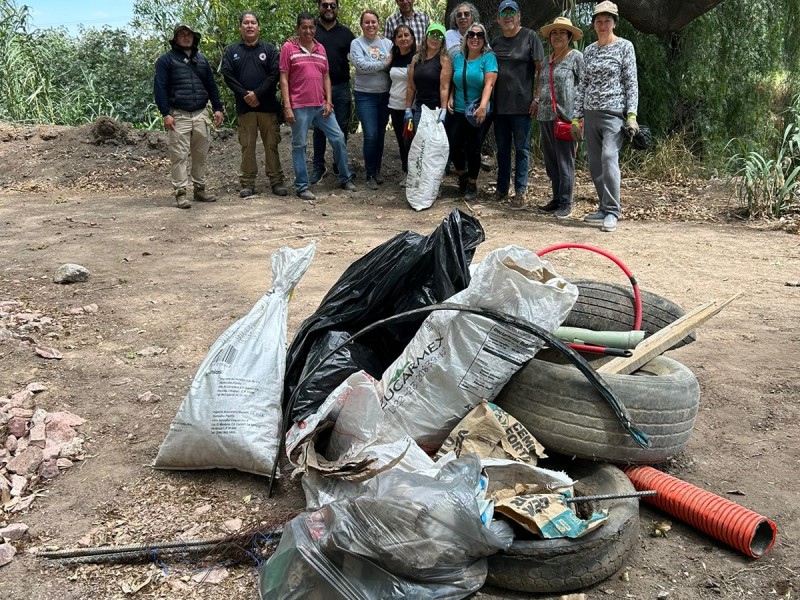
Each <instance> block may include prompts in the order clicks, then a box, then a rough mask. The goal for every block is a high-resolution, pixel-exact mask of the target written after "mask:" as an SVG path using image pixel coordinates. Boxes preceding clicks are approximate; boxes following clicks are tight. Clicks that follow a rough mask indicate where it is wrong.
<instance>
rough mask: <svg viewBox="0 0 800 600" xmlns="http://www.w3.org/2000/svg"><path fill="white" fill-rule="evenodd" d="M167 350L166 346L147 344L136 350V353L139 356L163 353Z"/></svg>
mask: <svg viewBox="0 0 800 600" xmlns="http://www.w3.org/2000/svg"><path fill="white" fill-rule="evenodd" d="M166 351H167V349H166V348H160V347H158V346H148V347H147V348H142V349H141V350H137V352H136V354H138V355H139V356H157V355H159V354H164V353H165V352H166Z"/></svg>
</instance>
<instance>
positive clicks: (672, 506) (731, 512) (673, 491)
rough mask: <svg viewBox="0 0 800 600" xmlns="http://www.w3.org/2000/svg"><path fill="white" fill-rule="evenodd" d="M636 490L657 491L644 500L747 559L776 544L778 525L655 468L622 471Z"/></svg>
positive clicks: (755, 556)
mask: <svg viewBox="0 0 800 600" xmlns="http://www.w3.org/2000/svg"><path fill="white" fill-rule="evenodd" d="M622 470H623V471H625V474H626V475H627V476H628V479H630V480H631V482H632V483H633V487H635V488H636V489H637V490H657V491H658V494H657V495H655V496H648V497H646V498H644V500H645V502H648V503H650V504H653V505H655V506H657V507H658V508H660V509H661V510H663V511H664V512H666V513H668V514H670V515H672V516H673V517H676V518H678V519H680V520H681V521H684V522H686V523H688V524H689V525H691V526H693V527H696V528H697V529H699V530H700V531H702V532H704V533H707V534H708V535H710V536H712V537H714V538H716V539H718V540H721V541H723V542H725V543H726V544H728V545H729V546H732V547H734V548H736V549H737V550H739V551H740V552H743V553H744V554H746V555H747V556H751V557H753V558H760V557H761V556H763V555H764V554H766V553H767V552H769V551H770V549H771V548H772V546H773V545H774V544H775V537H776V536H777V535H778V528H777V527H776V526H775V523H773V522H772V521H770V520H769V519H767V518H766V517H763V516H761V515H759V514H758V513H755V512H753V511H752V510H749V509H747V508H745V507H743V506H739V505H738V504H736V503H735V502H731V501H730V500H728V499H727V498H723V497H722V496H717V495H716V494H713V493H711V492H709V491H706V490H704V489H701V488H699V487H697V486H695V485H692V484H691V483H687V482H685V481H681V480H680V479H678V478H676V477H672V476H671V475H667V474H666V473H662V472H661V471H658V470H656V469H654V468H652V467H636V466H630V467H624V468H623V469H622Z"/></svg>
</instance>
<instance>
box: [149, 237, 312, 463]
mask: <svg viewBox="0 0 800 600" xmlns="http://www.w3.org/2000/svg"><path fill="white" fill-rule="evenodd" d="M314 250H315V247H314V245H313V244H310V245H308V246H306V247H305V248H302V249H299V250H294V249H292V248H281V249H280V250H277V251H275V252H274V253H273V254H272V288H271V289H270V290H269V291H268V292H267V293H266V294H264V296H262V297H261V299H260V300H259V301H258V302H256V304H255V306H253V308H252V309H251V310H250V312H249V313H248V314H247V315H245V316H244V317H242V318H241V319H239V320H238V321H237V322H236V323H234V324H233V325H231V326H230V327H229V328H228V329H227V331H225V333H223V334H222V335H221V336H220V337H219V339H217V341H216V342H214V344H213V345H212V346H211V349H210V350H209V351H208V354H206V357H205V358H204V359H203V362H202V363H200V367H199V368H198V370H197V374H196V375H195V376H194V380H193V381H192V385H191V387H190V388H189V392H188V393H187V394H186V397H185V398H184V399H183V402H182V403H181V406H180V408H179V409H178V413H177V414H176V415H175V418H174V419H173V421H172V424H171V425H170V426H169V432H168V433H167V437H166V439H165V440H164V442H163V443H162V444H161V448H159V450H158V456H157V457H156V462H155V467H156V468H159V469H179V470H186V469H215V468H218V469H238V470H240V471H247V472H248V473H255V474H257V475H270V474H271V471H272V465H273V463H274V461H275V458H276V456H277V454H278V447H279V443H280V440H282V438H283V435H282V433H283V432H282V431H281V414H282V413H281V393H282V392H283V377H284V371H285V368H286V315H287V310H288V304H289V298H290V297H291V295H292V291H293V290H294V288H295V286H296V285H297V283H298V282H299V281H300V278H301V277H302V276H303V274H304V273H305V272H306V270H307V269H308V267H309V265H310V264H311V259H312V258H313V257H314Z"/></svg>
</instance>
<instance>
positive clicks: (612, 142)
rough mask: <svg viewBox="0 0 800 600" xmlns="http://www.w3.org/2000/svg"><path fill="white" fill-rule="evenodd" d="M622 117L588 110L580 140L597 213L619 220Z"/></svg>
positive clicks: (584, 117)
mask: <svg viewBox="0 0 800 600" xmlns="http://www.w3.org/2000/svg"><path fill="white" fill-rule="evenodd" d="M624 124H625V119H624V118H623V115H622V114H615V113H609V112H605V111H600V110H587V111H586V114H584V116H583V136H584V140H585V141H586V157H587V159H588V160H589V174H590V175H591V176H592V181H593V182H594V188H595V190H597V197H598V198H599V199H600V210H601V211H603V212H604V213H610V214H612V215H614V216H616V217H619V216H620V215H621V213H622V207H621V206H620V202H619V179H620V177H619V151H620V149H621V148H622V141H623V137H622V126H623V125H624Z"/></svg>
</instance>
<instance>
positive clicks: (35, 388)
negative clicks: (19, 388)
mask: <svg viewBox="0 0 800 600" xmlns="http://www.w3.org/2000/svg"><path fill="white" fill-rule="evenodd" d="M25 389H26V390H28V391H29V392H33V393H34V394H38V393H39V392H46V391H47V386H46V385H45V384H43V383H42V382H41V381H32V382H31V383H29V384H28V385H26V386H25Z"/></svg>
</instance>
